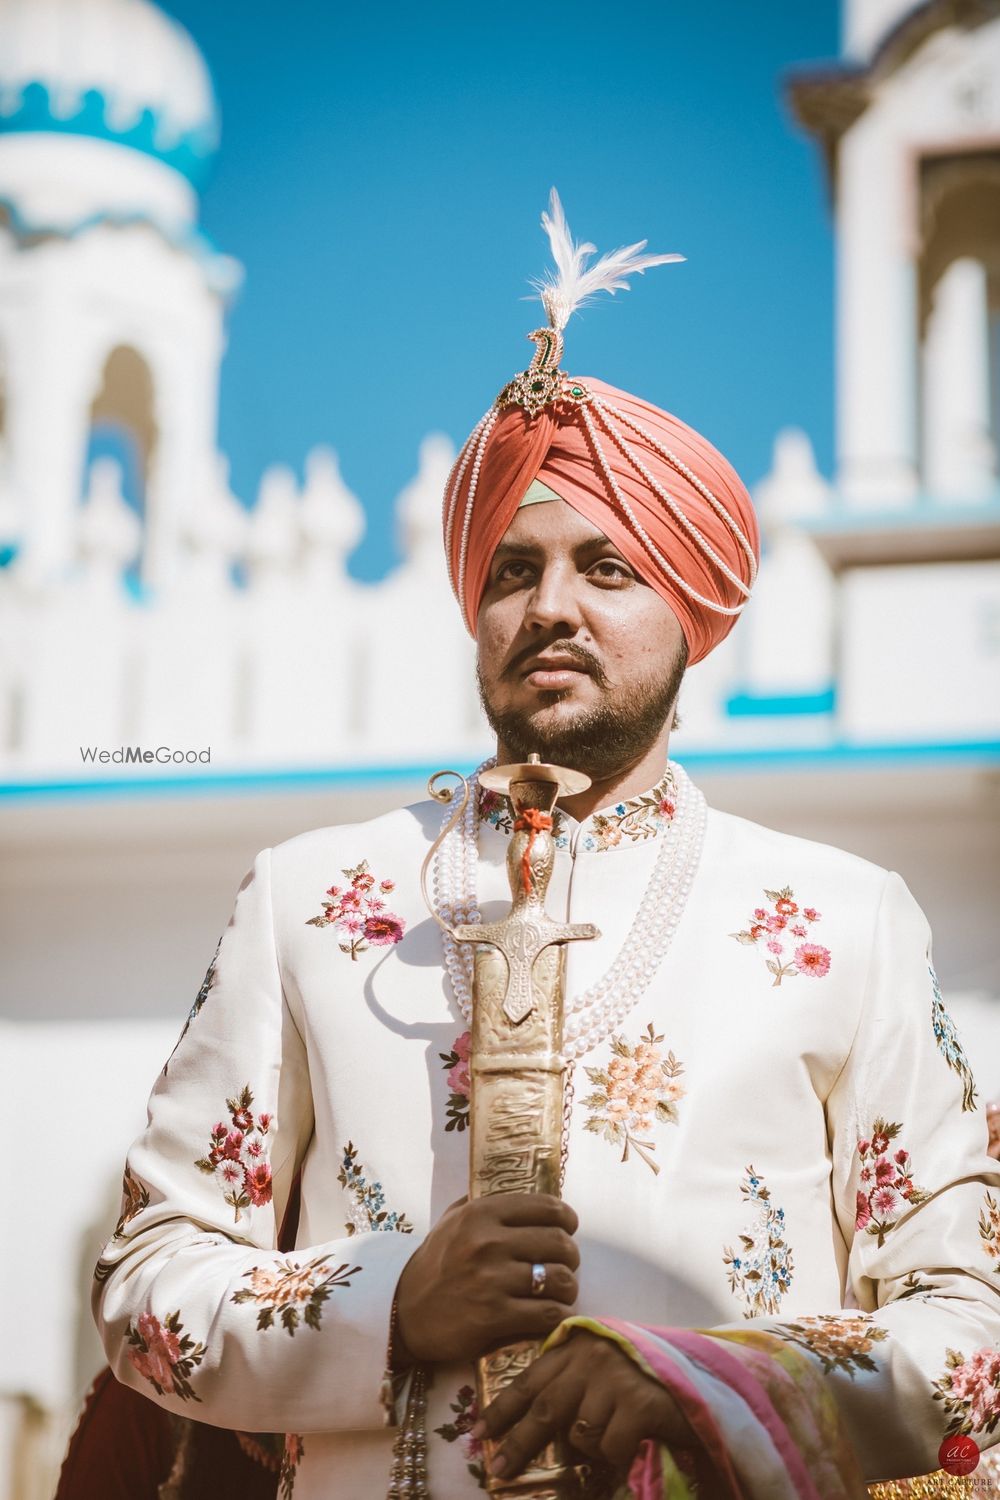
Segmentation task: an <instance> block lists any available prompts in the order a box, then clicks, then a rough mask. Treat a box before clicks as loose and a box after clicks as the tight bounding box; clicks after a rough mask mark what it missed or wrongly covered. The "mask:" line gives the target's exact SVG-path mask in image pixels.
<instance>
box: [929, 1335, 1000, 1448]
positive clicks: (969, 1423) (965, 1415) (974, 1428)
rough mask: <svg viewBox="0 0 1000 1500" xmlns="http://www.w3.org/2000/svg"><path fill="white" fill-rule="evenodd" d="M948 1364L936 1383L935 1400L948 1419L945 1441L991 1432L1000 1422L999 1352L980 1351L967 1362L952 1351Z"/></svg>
mask: <svg viewBox="0 0 1000 1500" xmlns="http://www.w3.org/2000/svg"><path fill="white" fill-rule="evenodd" d="M946 1361H947V1363H946V1368H945V1372H944V1374H943V1375H941V1376H940V1377H939V1378H938V1379H937V1380H935V1381H934V1382H933V1384H934V1400H935V1401H940V1402H942V1403H943V1405H944V1409H945V1411H946V1413H947V1414H948V1417H949V1421H948V1426H947V1427H946V1428H945V1437H953V1436H954V1435H955V1434H956V1433H970V1432H992V1431H993V1430H994V1429H995V1427H996V1426H997V1423H998V1422H1000V1349H989V1348H986V1349H977V1350H976V1351H975V1353H973V1354H970V1355H969V1357H968V1359H966V1357H965V1355H964V1354H960V1353H959V1352H958V1351H957V1350H955V1349H949V1350H948V1351H947V1355H946Z"/></svg>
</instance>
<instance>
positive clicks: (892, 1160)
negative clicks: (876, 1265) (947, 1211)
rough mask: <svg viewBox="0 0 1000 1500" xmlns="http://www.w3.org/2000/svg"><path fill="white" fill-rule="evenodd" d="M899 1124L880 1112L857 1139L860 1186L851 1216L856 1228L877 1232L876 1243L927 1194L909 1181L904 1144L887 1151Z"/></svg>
mask: <svg viewBox="0 0 1000 1500" xmlns="http://www.w3.org/2000/svg"><path fill="white" fill-rule="evenodd" d="M902 1128H903V1127H902V1125H897V1124H890V1123H889V1121H888V1120H883V1119H882V1117H881V1115H879V1116H878V1118H877V1119H876V1120H875V1122H874V1124H873V1125H872V1133H871V1137H870V1138H868V1137H864V1136H863V1137H862V1138H861V1139H860V1140H859V1141H858V1156H859V1158H860V1160H861V1174H860V1181H861V1186H860V1188H859V1189H858V1195H857V1211H856V1214H855V1219H854V1227H855V1229H856V1230H858V1231H861V1230H864V1231H865V1232H866V1233H867V1234H875V1235H878V1243H879V1247H880V1248H881V1246H882V1245H883V1244H884V1243H885V1237H886V1235H887V1234H888V1233H889V1231H890V1229H895V1227H896V1224H897V1222H898V1220H899V1219H900V1218H902V1216H903V1214H904V1213H906V1212H907V1211H908V1210H909V1209H910V1208H915V1207H916V1205H917V1204H918V1203H925V1202H926V1201H927V1198H928V1194H927V1193H925V1192H924V1190H923V1188H921V1187H918V1186H917V1185H916V1184H915V1183H914V1181H913V1163H912V1162H911V1160H910V1153H909V1152H908V1151H907V1150H905V1148H904V1147H900V1148H899V1149H898V1150H896V1151H894V1152H893V1154H892V1156H890V1155H889V1146H890V1144H891V1143H892V1142H893V1141H894V1140H895V1139H896V1137H897V1136H898V1135H899V1132H900V1131H901V1130H902Z"/></svg>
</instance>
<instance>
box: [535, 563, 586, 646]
mask: <svg viewBox="0 0 1000 1500" xmlns="http://www.w3.org/2000/svg"><path fill="white" fill-rule="evenodd" d="M578 582H579V574H578V572H577V570H576V568H575V567H573V566H572V565H566V564H562V563H560V562H550V563H547V564H546V565H545V567H544V568H543V569H542V571H541V573H540V574H539V577H538V581H537V582H536V584H535V586H534V588H533V589H532V590H531V592H530V593H529V595H528V598H527V602H526V604H525V611H524V624H525V626H526V627H527V628H528V629H529V630H532V629H533V630H552V629H553V628H554V627H556V626H560V627H563V628H564V629H565V630H566V631H567V632H568V633H569V634H571V635H575V634H576V632H577V630H578V629H579V628H580V625H581V624H582V618H581V613H580V600H579V595H578V591H577V585H578Z"/></svg>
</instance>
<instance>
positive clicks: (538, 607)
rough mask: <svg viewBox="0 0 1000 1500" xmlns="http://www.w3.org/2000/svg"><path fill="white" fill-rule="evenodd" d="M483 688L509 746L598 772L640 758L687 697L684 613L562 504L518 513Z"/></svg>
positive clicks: (518, 753)
mask: <svg viewBox="0 0 1000 1500" xmlns="http://www.w3.org/2000/svg"><path fill="white" fill-rule="evenodd" d="M478 640H479V668H478V674H479V688H480V695H481V697H482V700H483V707H484V708H485V710H486V714H487V717H488V718H489V721H490V724H491V725H492V727H493V729H494V730H495V732H496V734H497V737H498V739H499V740H500V741H501V743H502V745H503V747H504V749H505V751H506V752H507V753H508V754H510V755H512V756H513V757H514V758H515V759H519V760H523V759H526V758H527V756H528V755H529V754H530V753H531V751H533V750H537V751H538V752H539V753H540V754H541V755H542V757H543V759H551V760H553V761H555V762H557V763H558V764H560V765H564V766H568V767H570V768H572V769H579V770H583V771H587V772H588V773H589V774H590V775H592V776H603V775H609V774H613V773H614V772H616V771H619V770H621V769H622V768H623V767H625V766H627V765H629V764H631V763H633V762H635V761H636V760H638V759H640V758H641V756H642V755H643V754H644V753H645V752H646V751H647V750H649V749H650V748H651V747H652V745H653V744H654V742H655V740H656V738H657V736H658V735H659V734H660V733H661V731H662V729H663V726H664V723H665V722H666V720H667V718H668V716H669V714H670V712H671V710H672V707H673V704H674V700H675V698H676V696H677V689H678V687H679V686H680V680H681V677H682V675H683V672H684V665H685V663H686V660H687V647H686V645H685V642H684V637H683V635H682V633H681V628H680V625H679V624H678V622H677V618H676V616H675V615H674V613H673V611H672V610H671V609H670V607H669V605H667V604H666V602H665V601H664V600H663V599H661V598H660V596H659V594H657V593H656V592H655V590H654V589H652V588H650V587H649V585H648V584H646V583H644V582H643V581H642V579H641V578H639V577H638V575H637V574H636V572H635V571H634V569H633V568H632V567H631V566H630V564H629V563H627V562H626V561H625V560H624V558H623V557H622V556H621V554H620V553H619V552H618V551H617V550H616V548H615V547H614V546H613V544H612V543H611V542H609V541H608V538H607V537H606V536H605V535H604V534H603V532H601V531H599V530H598V529H597V527H596V526H594V525H593V524H592V523H591V522H590V521H588V520H586V519H585V518H584V517H583V516H581V515H579V514H578V513H577V512H576V511H575V510H573V508H572V507H571V506H569V505H567V504H566V503H565V501H563V500H549V501H546V502H545V503H544V504H540V505H529V506H525V507H524V508H523V509H522V510H519V511H518V512H517V514H516V515H515V517H514V520H513V521H512V522H511V524H510V526H509V528H508V529H507V531H506V533H505V535H504V537H503V540H502V541H501V543H500V545H499V547H498V548H497V550H496V554H495V555H494V557H493V560H492V562H491V564H490V571H489V575H488V578H487V582H486V589H485V592H484V594H483V598H482V602H481V604H480V606H479V616H478Z"/></svg>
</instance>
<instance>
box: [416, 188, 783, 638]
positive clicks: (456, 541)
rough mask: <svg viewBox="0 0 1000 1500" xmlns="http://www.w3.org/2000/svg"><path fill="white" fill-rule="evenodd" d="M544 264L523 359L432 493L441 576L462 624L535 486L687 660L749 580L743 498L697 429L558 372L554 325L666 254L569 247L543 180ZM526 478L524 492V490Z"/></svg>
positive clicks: (748, 508) (727, 626) (752, 570)
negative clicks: (537, 322)
mask: <svg viewBox="0 0 1000 1500" xmlns="http://www.w3.org/2000/svg"><path fill="white" fill-rule="evenodd" d="M542 225H543V227H544V228H545V230H546V232H547V233H548V235H549V240H550V243H551V245H552V251H553V258H554V260H555V263H556V267H557V275H556V277H555V278H552V277H550V278H549V279H548V280H547V281H546V282H545V283H543V284H541V285H540V286H539V290H540V293H541V300H542V303H543V305H544V307H545V311H546V313H547V315H548V326H547V327H546V328H538V329H536V330H535V331H534V332H533V333H531V334H529V335H528V337H529V338H530V339H532V340H533V341H534V343H535V346H536V351H535V356H534V358H533V359H532V361H531V364H530V365H529V367H528V368H527V369H526V370H524V371H522V373H521V374H520V375H517V376H515V378H514V379H513V380H512V381H511V382H510V383H509V384H508V385H506V386H505V387H504V389H503V390H502V391H501V392H500V394H499V396H498V397H497V399H496V401H495V402H494V403H493V405H492V406H491V407H490V409H489V411H487V412H486V414H485V415H484V416H483V417H482V418H481V419H480V421H479V422H478V423H477V424H476V426H475V427H474V428H473V430H472V432H471V434H470V435H469V437H468V439H467V440H466V442H465V444H464V445H463V447H462V450H461V452H460V453H459V455H458V458H457V460H456V462H455V466H454V468H453V469H452V472H451V475H450V477H449V480H448V484H447V486H446V489H445V497H444V544H445V553H446V556H447V559H448V569H449V576H450V578H451V583H452V587H453V589H454V590H455V594H456V597H457V598H458V602H459V605H460V607H461V609H462V613H463V616H464V618H465V623H466V626H467V628H468V630H469V632H470V634H472V635H473V636H474V635H475V634H476V616H477V614H478V612H479V603H480V600H481V599H482V595H483V590H484V589H485V586H486V580H487V577H488V575H489V569H490V563H491V561H492V559H493V553H494V552H495V551H496V548H497V545H498V543H499V542H500V540H501V538H502V537H503V534H504V532H505V531H506V530H507V528H508V526H509V525H510V523H511V521H512V520H513V518H514V514H515V512H516V511H517V509H518V507H519V506H520V505H521V503H522V501H524V500H525V499H528V500H529V502H531V501H534V500H538V499H541V498H543V496H544V493H545V491H544V489H542V488H541V487H542V486H544V487H546V488H547V489H548V490H551V491H552V492H554V494H555V495H556V496H558V497H559V498H561V499H563V500H565V501H566V502H567V504H569V505H571V506H572V507H573V509H574V510H576V511H578V512H579V513H580V515H582V516H585V517H586V518H587V519H588V520H589V521H591V522H593V524H594V525H595V526H597V527H598V529H599V530H600V531H602V532H603V533H604V535H605V536H606V537H607V538H608V539H609V541H611V542H612V543H613V544H614V546H615V547H617V548H618V551H619V552H620V553H621V555H622V557H624V558H625V560H626V561H627V562H628V563H630V564H631V566H632V567H633V568H635V570H636V572H637V573H638V574H639V576H640V577H641V578H643V579H644V580H645V582H646V583H648V584H649V585H650V586H651V587H652V588H654V589H655V590H656V592H657V593H658V594H660V595H661V597H662V598H663V599H665V600H666V602H667V603H668V604H669V605H670V607H671V609H672V610H673V611H674V614H675V615H676V616H677V619H678V621H679V623H680V626H681V629H682V630H683V632H684V637H685V640H686V641H687V645H688V654H689V661H690V662H691V663H694V662H696V661H700V660H701V659H702V657H704V656H707V655H708V653H709V652H710V651H711V650H712V649H713V647H714V646H717V645H718V644H719V642H720V641H721V640H723V639H724V637H725V636H726V635H728V633H729V631H730V630H731V629H732V627H733V625H734V624H735V622H736V618H737V616H738V615H739V614H740V612H741V610H742V609H743V607H744V605H745V604H746V602H747V600H748V598H749V597H750V590H751V589H752V587H753V584H754V580H755V578H756V576H757V563H758V558H759V546H760V544H759V537H758V532H757V522H756V517H755V516H754V511H753V506H752V503H751V501H750V496H749V495H748V494H747V491H746V489H745V488H744V486H743V484H742V482H741V481H740V478H739V476H738V474H737V473H736V471H735V470H734V469H733V468H732V466H731V465H730V464H729V463H728V462H727V460H726V459H725V458H723V456H722V454H721V453H719V452H718V450H717V449H715V448H713V447H712V445H711V443H709V442H708V441H707V440H706V439H705V438H703V437H701V436H700V434H698V433H697V432H695V431H694V429H693V428H691V427H688V426H687V424H686V423H684V422H681V421H680V420H679V419H678V418H677V417H673V416H671V415H670V414H669V413H668V412H665V411H661V410H660V408H659V407H656V406H651V405H650V404H649V403H648V402H646V401H642V400H640V399H639V397H638V396H632V395H629V394H628V393H627V392H626V391H619V390H616V389H615V388H614V386H609V385H605V384H604V382H603V381H600V380H595V379H590V378H589V377H587V378H575V377H572V376H568V375H565V374H564V373H563V372H562V370H561V369H560V368H559V361H560V358H561V356H562V347H563V340H562V330H563V328H564V327H565V325H566V322H567V321H568V319H569V317H570V314H571V313H572V312H573V310H574V309H575V308H576V307H578V306H580V305H581V303H582V302H584V301H585V299H586V298H587V297H588V296H590V295H591V294H592V293H593V292H595V291H601V290H604V291H610V292H612V293H613V292H614V290H615V289H616V288H617V287H627V286H628V282H627V281H626V280H625V277H626V275H628V274H631V273H633V272H635V271H643V270H645V269H646V267H647V266H651V265H659V264H662V263H663V262H665V261H672V260H680V259H682V258H683V257H681V256H676V255H657V256H653V255H640V254H638V253H637V252H639V251H641V250H642V249H644V247H645V243H646V242H645V241H644V240H643V241H642V242H641V243H640V244H637V245H630V246H628V247H626V248H625V249H623V250H616V251H613V252H612V253H611V254H610V255H606V256H603V257H602V258H601V259H600V260H599V261H598V262H597V263H596V264H595V265H594V266H593V267H591V268H590V270H586V269H585V265H586V261H587V259H588V258H589V256H590V255H591V254H592V253H593V249H594V247H593V246H592V245H585V244H584V245H576V244H574V243H573V241H572V239H571V238H570V235H569V230H568V228H567V226H566V221H565V219H564V217H563V213H562V207H561V204H560V202H559V198H558V195H557V193H556V191H555V189H554V188H553V190H552V199H551V214H543V215H542ZM536 481H537V485H536V488H535V489H534V490H533V491H532V493H531V494H530V495H529V490H531V489H532V486H533V484H535V482H536Z"/></svg>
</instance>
